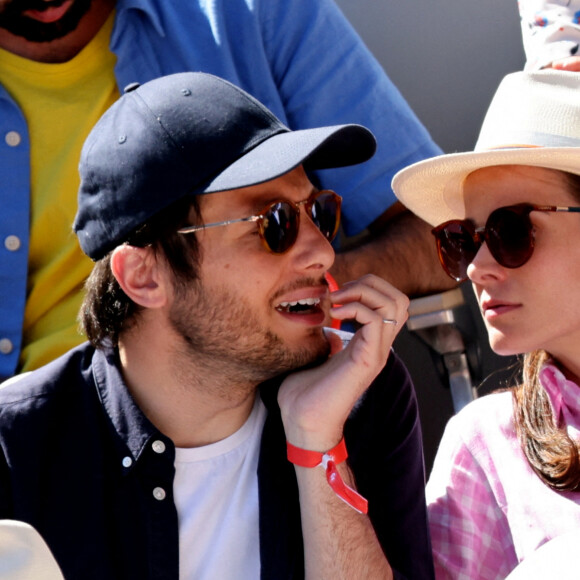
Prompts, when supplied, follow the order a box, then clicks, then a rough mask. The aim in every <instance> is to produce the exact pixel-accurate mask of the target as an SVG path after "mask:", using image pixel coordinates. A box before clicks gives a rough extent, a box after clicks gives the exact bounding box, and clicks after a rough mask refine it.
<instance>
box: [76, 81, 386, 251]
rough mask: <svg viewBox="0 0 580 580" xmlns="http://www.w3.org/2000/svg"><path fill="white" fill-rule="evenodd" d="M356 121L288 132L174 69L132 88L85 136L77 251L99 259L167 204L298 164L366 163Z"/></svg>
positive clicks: (366, 139)
mask: <svg viewBox="0 0 580 580" xmlns="http://www.w3.org/2000/svg"><path fill="white" fill-rule="evenodd" d="M375 149H376V142H375V138H374V137H373V135H372V133H371V132H370V131H369V130H368V129H366V128H365V127H362V126H361V125H337V126H333V127H321V128H316V129H304V130H300V131H291V130H290V129H289V128H288V127H286V126H285V125H284V124H283V123H281V122H280V121H279V120H278V119H277V118H276V117H275V116H274V115H273V114H272V113H271V112H270V111H269V110H268V109H267V108H266V107H265V106H264V105H262V104H261V103H260V102H258V101H257V100H256V99H254V98H253V97H252V96H250V95H249V94H248V93H246V92H244V91H243V90H241V89H240V88H238V87H236V86H234V85H233V84H231V83H229V82H227V81H225V80H223V79H220V78H218V77H215V76H213V75H209V74H205V73H178V74H174V75H169V76H165V77H161V78H158V79H155V80H153V81H150V82H148V83H145V84H143V85H138V84H133V85H130V86H129V87H127V88H126V89H125V94H124V95H123V96H122V97H121V98H120V99H119V100H118V101H117V102H116V103H114V104H113V105H112V106H111V108H110V109H109V110H108V111H107V112H106V113H105V114H104V115H103V116H102V117H101V119H100V120H99V121H98V123H97V124H96V125H95V126H94V128H93V130H92V131H91V133H90V134H89V136H88V137H87V140H86V141H85V144H84V146H83V149H82V153H81V159H80V164H79V172H80V177H81V185H80V189H79V194H78V211H77V215H76V217H75V221H74V225H73V228H74V231H75V232H76V234H77V236H78V238H79V242H80V245H81V248H82V250H83V251H84V252H85V254H87V255H88V256H89V257H90V258H92V259H93V260H99V259H101V258H102V257H104V256H105V255H106V254H107V253H108V252H109V251H111V250H112V249H114V248H115V247H116V246H118V245H119V244H121V243H123V242H124V241H126V240H127V238H128V237H129V236H130V234H131V233H132V232H134V231H135V230H136V229H137V228H139V227H140V226H142V225H143V224H144V223H145V222H146V221H147V220H149V219H150V218H151V217H153V216H154V215H156V214H157V213H159V212H160V211H161V210H163V209H165V208H166V207H168V206H169V205H171V204H172V203H173V202H175V201H177V200H179V199H181V198H182V197H184V196H188V195H198V194H204V193H216V192H219V191H225V190H230V189H238V188H241V187H248V186H250V185H257V184H259V183H263V182H265V181H270V180H272V179H275V178H277V177H279V176H281V175H284V174H285V173H288V172H289V171H291V170H292V169H294V168H295V167H297V166H299V165H300V164H303V165H304V167H305V169H306V170H312V169H327V168H331V167H343V166H347V165H355V164H357V163H362V162H363V161H366V160H367V159H370V158H371V157H372V156H373V155H374V152H375Z"/></svg>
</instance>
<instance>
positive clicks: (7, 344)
mask: <svg viewBox="0 0 580 580" xmlns="http://www.w3.org/2000/svg"><path fill="white" fill-rule="evenodd" d="M13 348H14V345H13V344H12V341H11V340H10V339H9V338H1V339H0V353H2V354H10V353H11V352H12V349H13Z"/></svg>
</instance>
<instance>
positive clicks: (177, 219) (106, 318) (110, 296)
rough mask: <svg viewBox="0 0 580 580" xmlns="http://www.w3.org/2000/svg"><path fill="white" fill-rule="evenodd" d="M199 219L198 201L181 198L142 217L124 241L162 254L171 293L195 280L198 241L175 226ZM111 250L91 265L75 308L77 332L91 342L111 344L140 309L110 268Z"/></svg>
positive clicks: (159, 254)
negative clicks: (171, 280) (170, 277)
mask: <svg viewBox="0 0 580 580" xmlns="http://www.w3.org/2000/svg"><path fill="white" fill-rule="evenodd" d="M199 223H201V215H200V208H199V201H198V199H197V198H196V197H195V196H192V197H187V198H183V199H181V200H179V201H177V202H176V203H174V204H172V205H171V206H169V207H168V208H166V209H165V210H163V211H161V212H160V213H158V214H157V215H156V216H154V217H153V218H151V219H150V220H149V221H147V222H146V223H145V224H144V225H143V226H141V227H140V228H139V229H138V230H137V231H135V232H133V234H131V235H130V236H129V238H128V239H127V241H126V242H125V243H126V244H128V245H130V246H136V247H140V248H144V247H146V246H151V248H152V249H153V251H154V252H155V255H156V257H157V258H164V259H165V260H166V261H167V264H168V266H169V268H170V269H171V271H172V273H173V276H174V283H175V288H176V291H177V292H180V291H182V290H183V289H185V287H187V286H188V285H191V284H192V283H195V281H196V280H197V279H198V275H199V272H198V268H199V260H200V252H199V245H198V243H197V238H196V236H195V234H187V235H183V234H179V233H177V230H178V229H179V228H181V227H184V226H186V225H191V224H195V225H197V224H199ZM111 254H112V252H110V253H109V254H107V255H106V256H105V257H104V258H102V259H101V260H99V261H98V262H97V263H96V264H95V266H94V267H93V271H92V272H91V274H90V276H89V277H88V279H87V281H86V283H85V297H84V299H83V303H82V305H81V309H80V313H79V323H80V328H81V331H82V332H84V333H85V334H86V336H87V338H88V340H89V341H90V342H91V344H93V345H94V346H95V347H97V348H98V347H101V346H103V345H104V344H112V345H113V346H116V345H117V344H118V341H119V335H120V333H121V332H122V331H124V330H127V329H129V328H130V327H131V326H132V325H133V324H134V323H135V321H136V319H137V316H138V314H139V312H140V311H141V310H142V308H141V307H140V306H139V305H138V304H136V303H135V302H133V300H131V299H130V298H129V297H128V296H127V295H126V294H125V292H124V291H123V290H122V288H121V286H120V285H119V283H118V282H117V280H116V278H115V276H114V275H113V272H112V271H111Z"/></svg>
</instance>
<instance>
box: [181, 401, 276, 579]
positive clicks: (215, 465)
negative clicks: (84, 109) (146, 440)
mask: <svg viewBox="0 0 580 580" xmlns="http://www.w3.org/2000/svg"><path fill="white" fill-rule="evenodd" d="M265 418H266V408H265V407H264V404H263V403H262V401H261V399H260V397H259V396H257V397H256V403H255V404H254V408H253V410H252V413H251V414H250V417H249V418H248V420H247V421H246V423H244V425H243V426H242V427H241V428H240V429H239V430H238V431H236V432H235V433H234V434H233V435H230V436H229V437H228V438H226V439H223V440H222V441H218V442H217V443H213V444H211V445H206V446H204V447H196V448H190V449H181V448H177V449H176V450H175V453H176V455H175V480H174V484H173V488H174V489H173V491H174V495H175V505H176V507H177V515H178V519H179V578H180V580H215V579H216V578H219V580H229V579H231V580H246V579H247V580H256V579H257V578H259V577H260V538H259V500H258V475H257V471H258V459H259V454H260V440H261V436H262V429H263V426H264V421H265Z"/></svg>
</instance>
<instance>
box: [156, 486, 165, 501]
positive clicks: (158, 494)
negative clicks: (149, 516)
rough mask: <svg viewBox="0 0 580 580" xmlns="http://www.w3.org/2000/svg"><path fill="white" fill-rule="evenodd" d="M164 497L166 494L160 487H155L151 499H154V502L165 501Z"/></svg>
mask: <svg viewBox="0 0 580 580" xmlns="http://www.w3.org/2000/svg"><path fill="white" fill-rule="evenodd" d="M166 495H167V494H166V493H165V490H164V489H163V488H162V487H156V488H155V489H154V490H153V497H154V498H155V499H156V500H159V501H163V500H164V499H165V496H166Z"/></svg>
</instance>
